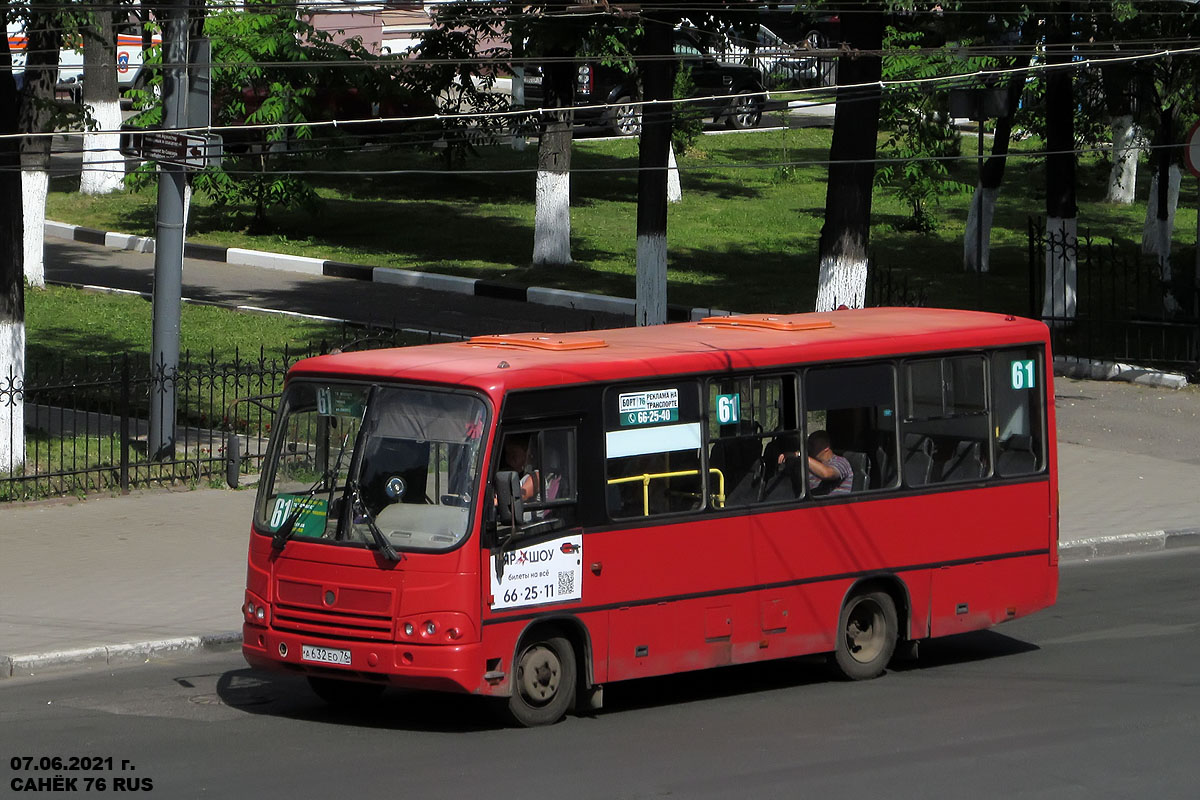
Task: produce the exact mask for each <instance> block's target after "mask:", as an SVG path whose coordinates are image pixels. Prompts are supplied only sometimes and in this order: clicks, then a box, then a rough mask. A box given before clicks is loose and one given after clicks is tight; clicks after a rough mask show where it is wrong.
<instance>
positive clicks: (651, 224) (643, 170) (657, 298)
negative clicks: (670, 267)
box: [634, 14, 675, 325]
mask: <svg viewBox="0 0 1200 800" xmlns="http://www.w3.org/2000/svg"><path fill="white" fill-rule="evenodd" d="M644 20H645V23H646V24H645V26H644V28H643V31H642V36H641V42H640V46H639V52H640V54H641V55H642V56H643V60H642V61H641V63H640V64H639V65H638V68H639V70H640V73H641V78H642V81H641V82H642V98H643V99H644V100H645V101H646V102H647V105H646V106H644V107H643V113H642V133H641V137H640V138H639V140H638V203H637V292H636V305H635V310H634V314H635V320H636V322H637V324H638V325H661V324H662V323H664V322H666V321H667V167H668V161H669V157H670V155H669V154H670V148H671V116H672V114H671V112H672V106H671V104H670V103H669V102H663V101H670V100H671V99H672V94H673V91H672V89H673V88H674V85H675V74H674V73H675V63H674V62H673V61H671V60H670V58H669V56H670V55H671V54H672V53H673V48H672V40H673V36H672V19H671V18H670V17H669V16H659V15H656V14H649V15H647V16H645V17H644Z"/></svg>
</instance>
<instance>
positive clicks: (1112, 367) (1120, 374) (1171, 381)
mask: <svg viewBox="0 0 1200 800" xmlns="http://www.w3.org/2000/svg"><path fill="white" fill-rule="evenodd" d="M1054 374H1055V375H1062V376H1064V377H1067V378H1079V379H1083V380H1091V381H1125V382H1127V383H1136V384H1139V385H1141V386H1154V387H1157V388H1160V389H1182V388H1184V387H1185V386H1187V382H1188V381H1187V376H1186V375H1181V374H1179V373H1177V372H1160V371H1159V370H1153V369H1147V368H1146V367H1138V366H1134V365H1133V364H1122V363H1120V362H1117V361H1094V360H1092V359H1088V358H1079V357H1078V356H1055V357H1054Z"/></svg>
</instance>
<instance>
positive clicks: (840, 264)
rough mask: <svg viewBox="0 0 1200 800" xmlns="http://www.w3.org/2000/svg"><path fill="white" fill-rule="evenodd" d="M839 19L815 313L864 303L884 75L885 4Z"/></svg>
mask: <svg viewBox="0 0 1200 800" xmlns="http://www.w3.org/2000/svg"><path fill="white" fill-rule="evenodd" d="M841 19H842V36H843V38H844V39H845V41H846V43H847V46H848V48H849V50H850V54H848V55H843V56H841V57H840V58H839V59H838V68H837V81H838V88H837V108H836V110H835V111H834V117H833V141H832V143H831V145H830V148H829V162H830V163H829V180H828V183H827V184H826V190H825V224H824V225H823V226H822V227H821V241H820V259H821V261H820V272H819V275H818V279H817V280H818V282H817V302H816V309H817V310H818V311H829V310H832V309H834V308H837V307H838V306H840V305H845V306H849V307H851V308H861V307H862V306H863V304H864V303H865V300H866V284H867V260H868V255H869V253H868V245H869V242H870V232H871V188H872V186H873V185H874V174H875V163H874V162H875V149H876V142H877V137H878V131H879V108H880V93H879V88H878V84H879V81H880V80H881V78H882V77H883V63H882V58H881V57H880V50H881V48H882V46H883V27H884V10H883V5H882V4H878V5H876V4H870V5H866V6H863V7H860V8H858V9H855V10H852V11H849V12H848V13H845V14H843V15H842V17H841Z"/></svg>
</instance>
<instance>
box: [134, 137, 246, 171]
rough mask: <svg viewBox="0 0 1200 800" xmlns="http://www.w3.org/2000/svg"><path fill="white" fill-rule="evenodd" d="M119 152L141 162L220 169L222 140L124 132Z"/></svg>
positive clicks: (190, 167)
mask: <svg viewBox="0 0 1200 800" xmlns="http://www.w3.org/2000/svg"><path fill="white" fill-rule="evenodd" d="M121 152H122V153H124V154H125V155H127V156H131V157H133V158H140V159H142V160H144V161H158V162H159V163H164V164H176V165H178V166H181V167H186V168H188V169H204V168H205V167H207V166H220V164H221V156H222V155H223V148H222V141H221V137H220V136H218V135H216V134H211V133H209V134H191V133H176V132H174V131H156V130H129V129H126V130H123V131H122V132H121Z"/></svg>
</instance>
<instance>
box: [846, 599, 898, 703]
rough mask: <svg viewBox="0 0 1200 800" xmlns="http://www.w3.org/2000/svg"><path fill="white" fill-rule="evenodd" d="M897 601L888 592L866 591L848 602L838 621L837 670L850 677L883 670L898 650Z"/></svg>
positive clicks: (860, 678)
mask: <svg viewBox="0 0 1200 800" xmlns="http://www.w3.org/2000/svg"><path fill="white" fill-rule="evenodd" d="M896 628H897V624H896V604H895V603H893V602H892V598H891V597H890V596H889V595H888V594H887V593H886V592H864V593H862V594H856V595H854V596H853V597H851V598H850V599H849V600H848V601H846V605H845V606H843V607H842V614H841V617H840V618H839V620H838V638H837V649H836V650H834V659H835V661H836V662H837V666H838V669H839V670H840V671H841V673H842V674H843V675H845V676H846V677H847V678H849V679H850V680H854V681H863V680H869V679H871V678H876V677H878V676H879V675H881V674H882V673H883V670H884V668H885V667H887V665H888V662H889V661H891V659H892V653H894V652H895V650H896Z"/></svg>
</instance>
